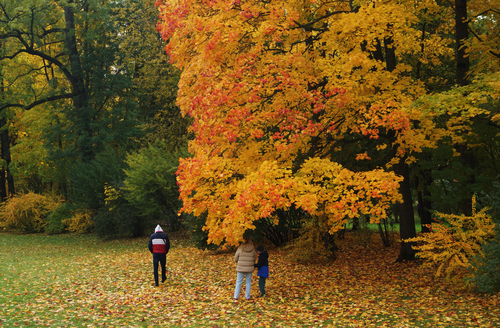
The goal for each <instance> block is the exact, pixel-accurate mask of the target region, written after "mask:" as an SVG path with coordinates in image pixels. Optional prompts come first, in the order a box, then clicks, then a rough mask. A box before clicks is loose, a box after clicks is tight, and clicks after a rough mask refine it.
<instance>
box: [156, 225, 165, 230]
mask: <svg viewBox="0 0 500 328" xmlns="http://www.w3.org/2000/svg"><path fill="white" fill-rule="evenodd" d="M155 232H163V229H162V228H161V227H160V225H157V226H156V229H155Z"/></svg>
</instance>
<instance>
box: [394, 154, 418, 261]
mask: <svg viewBox="0 0 500 328" xmlns="http://www.w3.org/2000/svg"><path fill="white" fill-rule="evenodd" d="M395 172H396V174H398V175H400V176H402V177H403V181H401V182H400V184H399V190H400V192H401V194H402V195H403V203H401V204H399V205H398V211H399V220H400V222H399V234H400V238H401V240H402V241H401V249H400V252H399V257H398V258H397V260H396V261H397V262H402V261H411V260H414V259H415V250H414V249H413V248H412V245H414V244H413V243H407V242H404V240H405V239H408V238H413V237H416V236H417V233H416V230H415V216H414V214H413V200H412V196H411V185H410V174H409V171H408V165H407V164H406V163H405V159H404V158H401V159H400V161H399V163H398V164H397V165H396V167H395Z"/></svg>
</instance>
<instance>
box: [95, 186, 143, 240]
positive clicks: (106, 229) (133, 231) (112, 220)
mask: <svg viewBox="0 0 500 328" xmlns="http://www.w3.org/2000/svg"><path fill="white" fill-rule="evenodd" d="M107 189H108V190H109V187H107ZM113 190H114V189H113ZM107 195H109V192H108V191H107ZM94 221H95V232H96V233H97V235H98V236H99V237H101V238H126V237H138V236H142V235H144V233H145V229H146V227H149V226H151V221H150V220H147V219H145V218H143V217H140V216H139V215H137V209H136V208H135V207H134V206H132V205H130V204H129V203H128V202H127V201H126V200H125V199H124V198H123V197H121V196H120V195H119V194H118V193H115V196H113V197H112V198H106V206H103V207H101V208H100V209H99V210H98V212H97V215H96V216H95V219H94Z"/></svg>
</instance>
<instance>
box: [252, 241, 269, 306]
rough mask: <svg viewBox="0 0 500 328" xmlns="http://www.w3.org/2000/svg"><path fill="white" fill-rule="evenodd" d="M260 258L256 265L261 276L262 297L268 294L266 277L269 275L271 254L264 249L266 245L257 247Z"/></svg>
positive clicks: (258, 274)
mask: <svg viewBox="0 0 500 328" xmlns="http://www.w3.org/2000/svg"><path fill="white" fill-rule="evenodd" d="M257 254H258V255H259V259H258V260H257V264H254V266H255V267H256V268H257V269H258V271H257V277H259V289H260V297H264V296H266V279H267V278H268V277H269V255H268V254H267V252H266V251H265V250H264V246H262V245H259V246H258V247H257Z"/></svg>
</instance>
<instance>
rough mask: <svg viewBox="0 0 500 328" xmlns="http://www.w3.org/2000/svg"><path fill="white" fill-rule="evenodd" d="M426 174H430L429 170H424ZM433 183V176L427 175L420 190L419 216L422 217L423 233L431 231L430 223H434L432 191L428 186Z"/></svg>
mask: <svg viewBox="0 0 500 328" xmlns="http://www.w3.org/2000/svg"><path fill="white" fill-rule="evenodd" d="M423 173H424V174H429V175H430V172H428V171H423ZM431 183H432V178H430V177H429V176H425V177H424V178H423V183H422V185H421V186H420V190H419V191H418V216H419V217H420V225H421V229H422V232H423V233H426V232H430V231H431V229H430V228H429V227H428V225H430V224H432V213H431V209H432V201H431V193H430V192H429V189H428V186H429V185H430V184H431Z"/></svg>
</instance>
